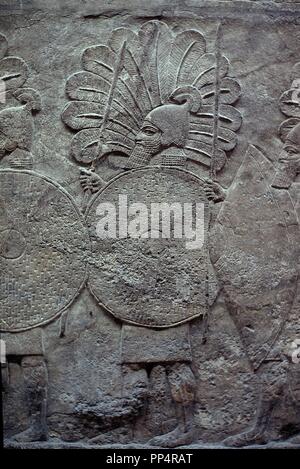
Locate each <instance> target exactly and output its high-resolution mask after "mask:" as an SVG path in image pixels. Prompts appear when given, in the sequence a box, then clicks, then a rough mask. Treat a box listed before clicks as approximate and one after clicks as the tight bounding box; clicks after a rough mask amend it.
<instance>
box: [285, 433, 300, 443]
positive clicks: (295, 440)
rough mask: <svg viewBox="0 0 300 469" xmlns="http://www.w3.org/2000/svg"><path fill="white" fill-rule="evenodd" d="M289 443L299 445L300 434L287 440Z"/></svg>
mask: <svg viewBox="0 0 300 469" xmlns="http://www.w3.org/2000/svg"><path fill="white" fill-rule="evenodd" d="M288 442H289V443H291V444H293V445H300V433H299V434H298V435H295V436H293V437H292V438H290V439H289V440H288Z"/></svg>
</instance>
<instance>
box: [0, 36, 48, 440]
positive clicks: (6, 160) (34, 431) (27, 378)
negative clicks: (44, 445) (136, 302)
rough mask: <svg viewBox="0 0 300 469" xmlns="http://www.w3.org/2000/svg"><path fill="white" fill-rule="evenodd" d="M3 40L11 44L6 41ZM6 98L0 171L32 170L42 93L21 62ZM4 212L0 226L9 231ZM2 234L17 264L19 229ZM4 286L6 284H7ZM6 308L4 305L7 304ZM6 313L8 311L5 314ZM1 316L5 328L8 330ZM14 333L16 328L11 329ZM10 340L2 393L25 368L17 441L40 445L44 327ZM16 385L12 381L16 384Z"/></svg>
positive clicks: (0, 119) (12, 68)
mask: <svg viewBox="0 0 300 469" xmlns="http://www.w3.org/2000/svg"><path fill="white" fill-rule="evenodd" d="M2 41H3V42H6V40H5V38H3V37H2ZM3 60H4V63H3V68H4V69H5V71H6V74H5V75H6V89H5V90H4V93H5V97H7V96H10V97H11V98H13V100H14V102H15V103H18V105H11V106H9V107H7V106H6V107H4V109H2V110H1V111H0V160H1V169H3V168H12V169H21V170H30V169H31V168H32V164H33V156H32V153H31V147H32V139H33V114H34V113H36V112H38V111H40V109H41V99H40V96H39V94H38V93H37V91H35V90H34V89H32V88H25V87H24V86H22V85H23V84H24V83H25V81H26V78H27V65H26V64H25V62H24V61H23V60H22V59H19V58H16V57H6V58H5V59H3ZM16 70H18V72H19V73H18V74H16V73H15V72H16ZM4 212H5V210H4V207H3V206H2V209H1V214H0V220H1V222H0V224H1V228H2V229H4V228H5V225H6V223H5V220H4V218H5V213H4ZM8 232H9V236H6V231H5V230H4V232H2V239H1V243H0V244H1V251H0V256H1V257H3V258H4V259H11V260H14V259H15V258H18V256H20V255H21V254H22V252H21V251H22V249H23V247H22V242H21V240H20V239H19V234H18V232H17V231H16V230H10V231H8ZM2 283H3V282H2ZM3 308H4V309H5V306H4V305H3ZM2 314H3V315H4V314H5V312H4V311H3V313H2ZM2 319H3V317H2V315H1V330H7V327H5V326H6V325H5V322H4V321H3V320H2ZM12 329H13V328H12ZM1 339H2V340H3V341H5V349H6V355H7V362H6V363H3V364H2V365H1V369H2V370H1V371H2V381H3V389H4V392H6V391H7V390H8V389H9V386H10V384H11V383H10V380H11V379H12V380H13V376H14V373H15V372H16V369H17V367H18V366H19V365H20V366H21V368H22V372H23V377H24V385H25V394H26V399H27V401H28V404H29V409H28V410H29V427H28V428H27V429H26V430H24V431H22V432H20V433H18V434H16V435H14V439H15V440H17V441H23V442H26V441H38V440H45V439H46V438H47V426H46V401H47V369H46V365H45V358H44V351H43V345H42V333H41V330H40V329H39V328H37V329H34V330H32V331H26V332H17V333H14V332H1ZM12 384H13V383H12Z"/></svg>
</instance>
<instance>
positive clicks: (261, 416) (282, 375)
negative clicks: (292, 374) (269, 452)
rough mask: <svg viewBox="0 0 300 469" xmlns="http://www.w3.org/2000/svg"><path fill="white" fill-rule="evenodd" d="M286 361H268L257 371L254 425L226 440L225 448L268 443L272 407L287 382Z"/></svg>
mask: <svg viewBox="0 0 300 469" xmlns="http://www.w3.org/2000/svg"><path fill="white" fill-rule="evenodd" d="M287 369H288V361H287V360H285V359H284V358H283V359H282V360H281V361H274V362H273V361H270V362H266V363H263V364H262V365H261V367H260V369H259V370H258V377H259V381H260V399H259V404H258V408H257V412H256V419H255V423H254V425H253V427H252V428H250V430H248V431H245V432H243V433H240V434H238V435H234V436H231V437H229V438H226V440H225V441H224V444H225V445H226V446H233V447H242V446H247V445H253V444H264V443H266V442H267V441H268V435H267V431H268V426H269V422H270V419H271V416H272V411H273V409H274V407H275V406H276V405H277V403H278V402H279V400H280V398H281V396H282V394H283V390H284V387H285V385H286V382H287Z"/></svg>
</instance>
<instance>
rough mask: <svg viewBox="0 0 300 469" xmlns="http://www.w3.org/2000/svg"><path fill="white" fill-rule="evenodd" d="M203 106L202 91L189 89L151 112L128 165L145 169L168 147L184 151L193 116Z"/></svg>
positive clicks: (175, 95) (181, 91)
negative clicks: (145, 166) (144, 166)
mask: <svg viewBox="0 0 300 469" xmlns="http://www.w3.org/2000/svg"><path fill="white" fill-rule="evenodd" d="M200 106H201V96H200V93H199V91H198V90H197V89H196V88H194V87H193V86H187V87H182V88H178V89H177V90H176V91H175V92H174V93H172V95H171V96H170V98H169V102H168V103H167V104H163V105H161V106H159V107H157V108H155V109H153V110H152V111H151V112H149V113H148V114H147V116H146V117H145V119H144V122H143V125H142V127H141V129H140V132H139V133H138V134H137V135H136V138H135V143H136V144H135V147H134V149H133V152H132V154H131V156H130V158H129V161H128V166H129V167H137V166H143V165H145V164H147V163H149V161H150V159H151V158H152V156H155V155H156V154H158V153H160V152H161V151H162V150H164V149H166V148H170V147H176V148H181V149H184V147H185V144H186V141H187V139H188V134H189V130H190V114H191V113H197V112H198V110H199V108H200Z"/></svg>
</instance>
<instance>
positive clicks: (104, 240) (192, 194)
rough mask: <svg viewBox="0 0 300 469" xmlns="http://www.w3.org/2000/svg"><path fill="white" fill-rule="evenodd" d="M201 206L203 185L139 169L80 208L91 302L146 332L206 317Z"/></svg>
mask: <svg viewBox="0 0 300 469" xmlns="http://www.w3.org/2000/svg"><path fill="white" fill-rule="evenodd" d="M158 204H163V205H158ZM208 207H209V206H208V202H207V199H206V197H205V192H204V187H203V182H202V180H201V179H199V178H198V177H197V176H195V175H194V174H192V173H189V172H188V171H185V170H180V169H176V168H170V167H165V168H162V167H158V166H153V167H144V168H141V169H136V170H132V171H129V172H127V173H123V174H122V175H120V176H117V177H116V178H114V179H113V180H112V181H111V182H110V183H109V184H108V185H107V186H106V187H105V188H104V189H103V190H102V191H100V192H99V193H98V194H97V195H96V196H95V198H94V199H93V200H92V201H91V204H90V206H89V207H88V210H87V224H88V229H89V233H90V238H91V243H92V257H91V260H90V271H89V281H88V285H89V287H90V290H91V292H92V293H93V295H94V296H95V298H96V299H97V301H98V302H99V303H100V304H101V305H102V306H104V307H105V308H106V309H107V310H108V311H109V312H110V313H112V314H113V315H114V316H115V317H117V318H119V319H120V320H121V321H124V322H127V323H131V324H136V325H140V326H145V327H157V328H162V327H170V326H175V325H177V324H180V323H183V322H186V321H189V320H191V319H193V318H195V317H197V316H199V315H203V314H205V313H206V310H207V303H208V266H209V257H208V250H207V228H208V216H209V210H208ZM160 209H162V211H160ZM158 213H159V215H158ZM168 213H169V216H168ZM191 214H192V215H191ZM157 220H159V222H158V223H157ZM115 222H116V229H115V232H114V225H115ZM184 223H185V224H186V225H184ZM105 224H106V229H107V232H105V230H104V229H102V228H103V227H104V225H105ZM183 226H184V228H183ZM180 228H181V229H182V228H183V230H182V235H181V236H180ZM195 230H197V235H196V237H195ZM193 233H194V235H193V236H192V234H193ZM196 238H197V239H196ZM192 239H194V241H195V242H194V243H192V242H191V240H192Z"/></svg>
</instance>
